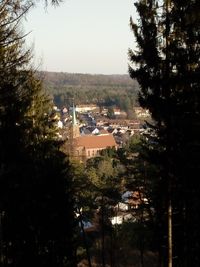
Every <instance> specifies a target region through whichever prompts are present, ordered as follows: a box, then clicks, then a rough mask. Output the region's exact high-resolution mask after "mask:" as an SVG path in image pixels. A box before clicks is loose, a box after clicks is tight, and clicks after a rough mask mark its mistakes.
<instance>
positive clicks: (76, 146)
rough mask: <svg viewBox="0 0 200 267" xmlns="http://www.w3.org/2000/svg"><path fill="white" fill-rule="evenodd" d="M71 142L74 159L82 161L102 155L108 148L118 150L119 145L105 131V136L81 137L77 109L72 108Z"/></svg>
mask: <svg viewBox="0 0 200 267" xmlns="http://www.w3.org/2000/svg"><path fill="white" fill-rule="evenodd" d="M71 140H72V144H73V145H72V146H73V157H74V158H77V159H79V160H81V161H85V160H87V159H89V158H92V157H96V156H99V155H100V151H101V150H103V149H106V148H115V149H117V144H116V142H115V139H114V137H113V135H112V134H110V133H108V132H106V133H105V131H104V133H103V134H101V133H100V134H97V135H93V134H88V135H81V134H80V129H79V123H78V122H77V119H76V109H75V106H74V104H73V107H72V125H71Z"/></svg>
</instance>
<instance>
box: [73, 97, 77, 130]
mask: <svg viewBox="0 0 200 267" xmlns="http://www.w3.org/2000/svg"><path fill="white" fill-rule="evenodd" d="M72 125H77V120H76V108H75V106H74V102H73V106H72Z"/></svg>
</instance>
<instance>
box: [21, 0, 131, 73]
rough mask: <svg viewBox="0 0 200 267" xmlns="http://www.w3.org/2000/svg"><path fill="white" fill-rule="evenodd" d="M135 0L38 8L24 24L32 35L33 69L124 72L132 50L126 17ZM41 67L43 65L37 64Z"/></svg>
mask: <svg viewBox="0 0 200 267" xmlns="http://www.w3.org/2000/svg"><path fill="white" fill-rule="evenodd" d="M133 3H134V1H133V0H64V2H63V3H62V4H61V5H60V7H58V8H53V7H51V6H49V7H48V9H47V11H45V9H44V6H43V5H42V4H38V6H37V8H34V9H32V10H31V11H30V13H29V15H28V16H27V21H25V22H24V27H25V31H26V32H27V31H32V32H31V33H30V34H29V36H28V37H27V44H28V45H29V44H31V43H34V55H35V60H34V62H35V66H38V65H40V69H42V70H47V71H58V72H60V71H62V72H74V73H103V74H124V73H127V69H128V67H127V65H128V57H127V51H128V48H134V38H133V34H132V32H131V31H130V28H129V18H130V16H133V18H135V9H134V4H133ZM41 62H42V63H41Z"/></svg>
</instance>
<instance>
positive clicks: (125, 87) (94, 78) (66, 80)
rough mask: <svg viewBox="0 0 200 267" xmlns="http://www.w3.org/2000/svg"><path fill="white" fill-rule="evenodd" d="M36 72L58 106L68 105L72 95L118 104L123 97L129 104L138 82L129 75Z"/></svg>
mask: <svg viewBox="0 0 200 267" xmlns="http://www.w3.org/2000/svg"><path fill="white" fill-rule="evenodd" d="M39 76H40V77H41V78H42V79H43V80H44V85H45V88H46V90H47V92H48V93H50V94H51V95H53V97H54V100H55V103H56V105H58V106H64V105H68V104H69V103H70V102H71V101H72V98H74V101H75V103H76V104H80V103H81V104H86V103H95V104H101V105H118V106H121V105H122V103H121V102H124V101H125V102H127V101H128V102H130V104H131V105H132V104H135V103H136V96H137V91H138V84H137V82H136V81H134V80H132V79H131V78H130V77H129V76H128V75H99V74H98V75H97V74H95V75H92V74H79V73H64V72H39ZM127 99H129V100H127ZM125 106H126V104H125ZM125 109H126V108H125Z"/></svg>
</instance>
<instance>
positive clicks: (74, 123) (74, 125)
mask: <svg viewBox="0 0 200 267" xmlns="http://www.w3.org/2000/svg"><path fill="white" fill-rule="evenodd" d="M71 133H72V139H74V138H76V137H79V136H80V131H79V125H78V122H77V119H76V108H75V106H74V103H73V106H72V127H71Z"/></svg>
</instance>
